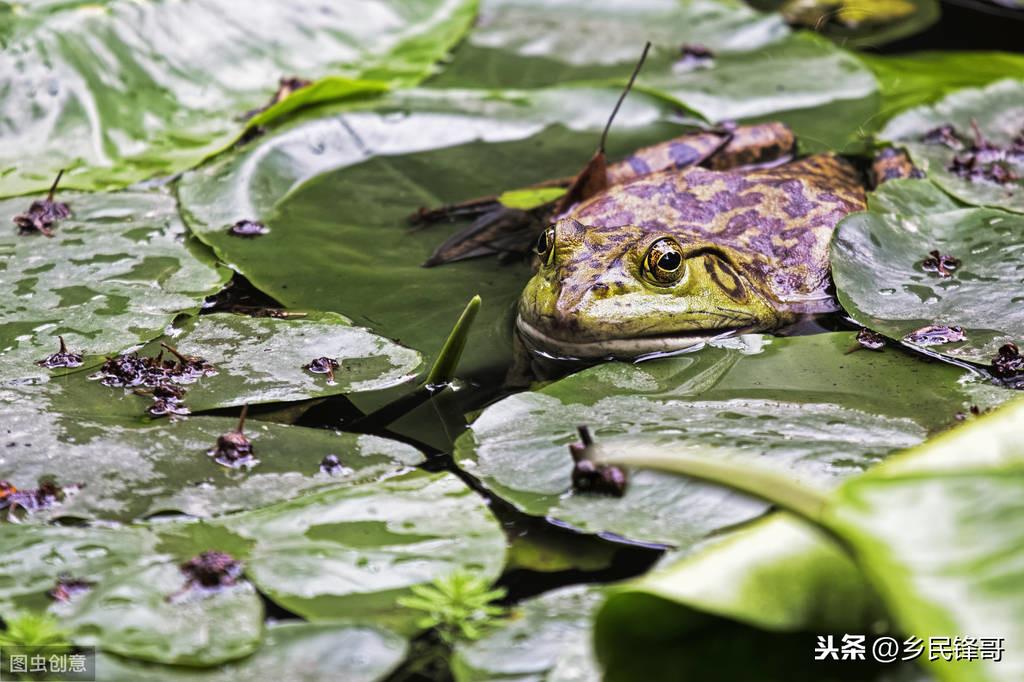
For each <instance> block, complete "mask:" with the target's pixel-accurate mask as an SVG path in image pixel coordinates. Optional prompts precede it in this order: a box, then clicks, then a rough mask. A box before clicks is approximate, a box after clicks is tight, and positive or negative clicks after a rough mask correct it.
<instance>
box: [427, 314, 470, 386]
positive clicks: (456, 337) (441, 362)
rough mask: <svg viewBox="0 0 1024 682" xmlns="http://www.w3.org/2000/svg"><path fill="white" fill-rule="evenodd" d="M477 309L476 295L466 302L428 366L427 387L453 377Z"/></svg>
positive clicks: (447, 380) (441, 384)
mask: <svg viewBox="0 0 1024 682" xmlns="http://www.w3.org/2000/svg"><path fill="white" fill-rule="evenodd" d="M479 311H480V296H479V295H477V296H474V297H473V298H471V299H470V300H469V303H467V304H466V309H465V310H463V311H462V315H460V316H459V320H458V322H456V323H455V326H454V327H452V332H451V334H449V335H448V339H447V340H446V341H445V342H444V346H442V347H441V352H440V353H438V354H437V360H436V361H434V366H433V367H431V368H430V373H429V374H428V375H427V381H426V385H427V387H428V388H430V387H434V386H444V385H445V384H449V383H451V381H452V379H453V378H454V377H455V370H456V369H458V367H459V360H461V359H462V351H464V350H465V349H466V339H467V338H468V337H469V330H470V329H472V327H473V320H475V319H476V314H477V312H479Z"/></svg>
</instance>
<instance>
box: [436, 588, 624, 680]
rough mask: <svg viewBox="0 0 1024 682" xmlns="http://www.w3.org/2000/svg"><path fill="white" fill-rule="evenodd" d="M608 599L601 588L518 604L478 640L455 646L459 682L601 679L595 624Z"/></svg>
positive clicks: (562, 592)
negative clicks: (596, 652)
mask: <svg viewBox="0 0 1024 682" xmlns="http://www.w3.org/2000/svg"><path fill="white" fill-rule="evenodd" d="M603 597H604V590H603V589H602V588H600V587H592V586H586V585H584V586H575V587H567V588H564V589H560V590H554V591H552V592H548V593H546V594H543V595H541V596H540V597H535V598H533V599H528V600H526V601H524V602H522V603H520V604H518V605H517V606H516V608H515V609H514V610H513V612H512V615H511V616H510V617H509V618H508V620H506V621H504V622H501V623H498V624H497V625H496V628H495V629H494V631H492V632H489V633H488V634H487V635H486V636H484V637H483V638H482V639H480V640H478V641H475V642H463V643H460V644H458V645H457V646H456V647H455V652H454V654H453V656H452V663H451V665H452V672H453V674H454V675H455V679H456V680H457V681H458V682H472V681H476V680H479V681H480V682H483V681H484V680H496V679H501V680H509V681H511V680H522V681H524V682H525V681H527V680H548V681H549V682H556V681H560V680H564V681H565V682H568V681H569V680H577V681H579V682H585V681H587V680H598V679H600V678H601V671H600V669H599V668H598V665H597V659H596V657H595V656H594V651H593V645H592V643H591V637H592V635H591V622H592V619H593V616H594V613H595V612H596V611H597V607H598V606H599V605H600V604H601V600H602V599H603Z"/></svg>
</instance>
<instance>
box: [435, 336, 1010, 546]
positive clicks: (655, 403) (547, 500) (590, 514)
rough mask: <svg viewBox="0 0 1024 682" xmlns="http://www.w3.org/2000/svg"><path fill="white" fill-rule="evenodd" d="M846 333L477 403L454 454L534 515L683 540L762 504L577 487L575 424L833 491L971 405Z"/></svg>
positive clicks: (663, 363) (955, 382)
mask: <svg viewBox="0 0 1024 682" xmlns="http://www.w3.org/2000/svg"><path fill="white" fill-rule="evenodd" d="M854 337H855V335H854V334H852V333H833V334H819V335H815V336H807V337H795V338H788V339H778V338H771V337H763V336H752V337H741V338H742V339H743V341H744V342H745V345H740V346H738V347H733V348H722V347H709V348H705V349H703V350H701V351H699V352H695V353H691V354H686V355H681V356H679V357H676V358H670V359H663V360H657V361H649V362H645V363H641V364H639V365H629V364H618V363H615V364H605V365H601V366H598V367H594V368H591V369H587V370H585V371H583V372H580V373H578V374H575V375H573V376H571V377H568V378H566V379H562V380H560V381H557V382H555V383H553V384H550V385H548V386H546V387H544V388H543V389H540V390H539V391H533V392H527V393H520V394H517V395H513V396H510V397H508V398H505V399H503V400H501V401H499V402H498V403H496V404H494V405H492V406H490V407H488V408H487V409H485V410H484V411H483V412H482V414H481V415H480V416H479V417H478V418H477V420H476V421H475V422H474V423H473V424H472V425H471V427H470V430H469V431H468V432H467V433H465V434H463V435H462V436H460V438H459V440H458V441H457V443H456V449H455V453H454V458H455V461H456V463H457V464H458V465H459V466H460V467H461V468H462V469H464V470H465V471H466V472H468V473H469V474H471V475H473V476H475V477H476V478H478V479H479V480H480V481H481V482H482V483H483V484H484V485H485V486H486V487H487V488H488V489H490V490H491V491H492V492H493V493H495V494H496V495H498V496H500V497H502V498H503V499H505V500H508V501H509V502H511V503H512V504H514V505H515V506H516V507H517V508H519V509H520V510H522V511H524V512H526V513H528V514H532V515H536V516H544V517H549V518H553V519H556V520H557V521H558V522H560V523H564V524H567V525H570V526H572V527H575V528H578V529H580V530H584V531H587V532H592V533H602V534H607V535H610V536H615V537H624V538H627V539H630V540H635V541H641V542H654V543H664V544H669V545H677V546H681V547H686V546H690V545H692V544H693V543H694V542H696V541H698V540H700V539H701V538H703V537H705V536H706V535H707V534H708V533H711V532H714V531H717V530H719V529H722V528H724V527H726V526H730V525H733V524H736V523H739V522H741V521H745V520H748V519H750V518H752V517H755V516H757V515H759V514H761V513H763V511H764V510H765V508H766V506H765V505H764V504H763V503H760V502H756V501H753V500H751V499H750V498H747V497H742V496H739V495H736V494H733V493H730V492H728V491H726V490H724V489H721V488H716V487H713V486H707V485H703V484H700V483H697V482H695V481H692V480H680V479H679V478H677V477H673V476H669V475H666V474H657V473H654V472H649V471H641V472H637V473H636V474H635V475H634V476H632V479H631V480H630V482H629V484H628V486H627V489H626V494H625V496H623V497H621V498H617V497H608V496H601V495H595V494H592V493H581V492H578V491H573V489H572V485H571V482H570V474H571V471H572V468H573V462H572V458H571V456H570V453H569V450H568V445H569V444H570V443H572V442H574V441H576V440H577V436H576V433H575V432H576V427H577V425H580V424H586V425H588V426H589V427H590V429H591V431H592V433H593V434H594V437H595V438H596V440H597V441H598V442H612V443H613V442H616V441H617V440H629V441H635V440H637V439H639V440H640V441H649V442H651V443H659V442H660V443H668V442H671V443H693V444H703V445H708V444H711V445H718V446H726V445H728V446H731V447H733V448H739V449H740V451H741V452H742V453H744V456H749V457H750V458H752V459H754V460H756V461H757V462H758V463H760V464H763V465H766V466H771V467H773V468H775V469H778V470H781V471H783V472H785V473H786V474H787V475H790V476H794V477H797V478H799V479H801V480H804V481H808V482H811V483H813V484H816V485H823V486H832V485H835V483H836V482H837V481H838V480H840V479H842V478H844V477H847V476H849V475H851V474H856V473H859V472H860V471H862V470H863V469H865V468H866V467H868V466H870V465H872V464H874V463H876V462H878V461H879V460H880V459H881V458H882V457H884V456H885V455H887V454H888V453H889V452H891V451H892V450H894V449H897V448H902V447H908V446H910V445H914V444H916V443H918V442H920V441H921V440H922V439H923V438H924V437H925V435H926V434H927V433H928V432H929V431H932V430H935V429H938V428H941V427H944V426H948V425H949V424H952V423H955V413H956V412H957V411H959V410H962V409H963V408H964V406H965V405H967V404H970V403H973V402H975V401H977V400H978V394H977V393H976V392H974V391H972V390H971V384H970V382H966V383H965V382H963V381H962V380H963V379H964V372H963V370H960V369H958V368H956V367H952V366H948V365H943V364H940V363H931V362H926V361H922V360H920V359H917V358H914V357H912V356H910V355H908V354H905V353H902V352H900V351H899V350H896V349H890V350H886V351H883V352H881V353H878V352H870V351H865V350H861V351H858V352H854V353H848V352H847V351H849V349H850V348H851V347H854V346H856V341H855V338H854ZM734 344H735V342H734ZM922 386H927V387H928V388H927V390H924V389H922V388H921V387H922ZM1004 394H1006V395H1009V394H1012V391H1008V390H999V391H998V392H997V395H996V396H995V397H994V400H996V401H998V400H1000V399H1005V395H1004Z"/></svg>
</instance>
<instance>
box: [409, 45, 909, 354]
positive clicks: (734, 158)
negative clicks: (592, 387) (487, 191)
mask: <svg viewBox="0 0 1024 682" xmlns="http://www.w3.org/2000/svg"><path fill="white" fill-rule="evenodd" d="M646 49H647V48H645V51H644V55H643V56H641V59H640V62H639V63H638V65H637V68H636V69H635V70H634V72H633V78H635V77H636V74H637V72H638V71H639V68H640V66H642V64H643V59H644V56H646ZM633 78H631V79H630V82H629V84H628V85H627V86H626V90H625V91H624V92H623V94H622V96H621V97H620V99H619V104H621V102H622V98H623V97H625V95H626V93H628V92H629V88H630V86H631V85H632V82H633ZM617 110H618V105H616V109H615V110H614V111H613V112H612V115H611V118H609V120H608V123H607V124H606V126H605V130H604V132H603V133H602V136H601V142H600V144H599V145H598V149H597V152H595V154H594V156H593V157H592V158H591V160H590V162H589V163H588V164H587V165H586V166H584V168H583V170H582V171H580V172H579V173H578V174H577V175H575V176H572V177H569V178H560V179H555V180H549V181H545V182H543V183H539V184H538V185H535V186H534V189H537V190H545V191H547V190H551V189H553V188H559V189H560V190H561V194H560V195H559V196H558V198H556V199H553V200H550V201H548V202H547V203H543V204H540V205H538V206H536V207H534V208H532V209H529V210H524V209H520V208H510V207H507V206H503V205H502V203H501V201H500V198H497V197H484V198H479V199H472V200H469V201H466V202H462V203H460V204H455V205H451V206H446V207H441V208H439V209H433V210H426V209H421V210H420V211H419V212H418V213H417V214H415V215H414V216H412V217H411V218H412V219H413V220H414V222H417V221H418V222H432V221H436V220H439V219H441V218H444V217H449V218H450V217H464V216H470V217H475V218H476V219H475V220H474V222H473V223H472V224H471V225H470V226H469V227H468V228H467V229H465V230H462V231H461V232H459V233H456V234H455V235H454V236H453V237H450V238H449V239H448V240H447V241H445V242H444V243H443V244H441V245H440V246H439V247H438V249H437V250H436V251H435V253H434V254H433V255H432V256H431V257H430V259H429V260H428V261H427V262H426V263H425V264H424V265H426V266H433V265H436V264H438V263H445V262H451V261H456V260H461V259H464V258H473V257H479V256H481V255H486V254H490V253H497V254H499V255H501V256H507V255H509V254H514V253H515V252H516V251H517V250H518V249H520V248H521V247H522V245H523V243H524V238H527V239H528V241H526V242H525V243H527V244H529V243H530V242H533V244H534V246H533V248H532V253H533V257H534V262H535V272H534V274H533V276H532V277H531V278H530V279H529V281H528V282H527V283H526V286H525V287H524V289H523V291H522V294H521V296H520V298H519V301H518V305H517V307H516V318H515V327H516V332H517V338H516V340H517V345H518V342H521V344H522V345H523V346H524V347H525V349H526V350H528V351H530V352H532V353H533V354H535V355H537V356H543V357H546V358H555V359H572V360H585V361H590V360H597V359H625V358H645V357H650V356H660V355H664V354H673V353H677V352H682V351H686V350H688V349H691V348H693V347H696V346H701V345H704V344H706V343H708V342H709V341H713V340H715V339H719V338H723V337H729V336H734V335H738V334H742V333H750V332H769V331H775V330H779V329H781V328H783V327H785V326H787V325H790V324H793V323H795V322H797V321H798V320H800V319H801V318H804V317H806V316H813V315H820V314H826V313H834V312H837V311H839V310H840V306H839V304H838V302H837V300H836V297H835V292H834V286H833V283H832V280H831V274H830V265H829V243H830V240H831V237H832V233H833V231H834V230H835V228H836V225H837V224H838V223H839V221H840V220H841V219H842V218H843V217H845V216H846V215H849V214H851V213H854V212H858V211H863V210H865V209H866V208H867V198H866V195H867V189H868V187H869V186H872V185H877V184H879V183H881V182H885V181H888V180H892V179H895V178H920V177H923V174H922V173H921V172H920V171H919V170H918V169H916V168H915V167H914V166H913V164H912V163H911V161H910V159H909V157H908V156H907V154H906V152H905V151H903V150H899V149H896V148H891V147H890V148H884V149H882V150H881V151H880V153H878V154H877V155H876V157H875V159H874V162H873V164H872V165H871V168H870V170H869V171H867V172H865V173H862V172H861V171H859V170H858V169H857V168H856V167H855V166H854V165H853V164H852V163H851V162H850V161H849V160H848V159H846V158H844V157H842V156H840V155H838V154H835V153H832V152H818V153H813V154H807V155H800V154H799V150H798V144H797V139H796V136H795V134H794V133H793V131H792V130H791V129H790V128H789V127H788V126H787V125H786V124H785V123H783V122H779V121H768V122H762V123H753V124H748V125H738V124H735V123H731V122H727V123H723V124H719V125H716V126H710V127H706V128H704V129H698V130H693V131H690V132H686V133H684V134H682V135H680V136H677V137H674V138H672V139H670V140H667V141H664V142H661V143H658V144H655V145H651V146H648V147H643V148H641V149H638V150H636V151H634V152H633V153H631V154H629V155H628V156H627V157H626V158H624V159H622V160H620V161H618V162H616V163H611V164H609V163H607V160H606V155H605V151H604V149H605V142H606V137H607V135H608V130H609V126H610V125H611V121H612V119H614V117H615V111H617ZM538 233H539V234H538ZM534 240H535V241H534Z"/></svg>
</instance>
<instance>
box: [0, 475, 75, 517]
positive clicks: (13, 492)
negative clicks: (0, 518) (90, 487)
mask: <svg viewBox="0 0 1024 682" xmlns="http://www.w3.org/2000/svg"><path fill="white" fill-rule="evenodd" d="M81 487H82V486H81V484H70V485H66V486H61V485H58V484H57V482H56V481H55V480H53V479H52V478H44V479H40V481H39V486H38V487H37V488H29V489H19V488H15V487H14V486H13V485H11V483H10V482H8V481H0V510H6V511H7V515H8V517H10V516H11V514H12V513H13V512H16V511H19V510H20V511H24V512H27V513H32V512H35V511H39V510H42V509H49V508H50V507H53V506H54V505H57V504H60V503H61V502H63V501H64V500H65V499H66V498H67V496H68V495H69V494H72V493H75V492H77V491H78V490H79V489H80V488H81Z"/></svg>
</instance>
